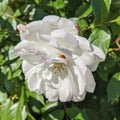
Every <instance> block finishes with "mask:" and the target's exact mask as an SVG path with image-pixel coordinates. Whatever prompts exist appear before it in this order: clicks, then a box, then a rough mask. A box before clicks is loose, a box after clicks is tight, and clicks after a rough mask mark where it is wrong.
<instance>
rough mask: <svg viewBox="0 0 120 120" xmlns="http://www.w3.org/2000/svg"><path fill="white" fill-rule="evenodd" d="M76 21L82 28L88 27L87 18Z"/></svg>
mask: <svg viewBox="0 0 120 120" xmlns="http://www.w3.org/2000/svg"><path fill="white" fill-rule="evenodd" d="M76 23H77V24H78V26H79V28H80V29H83V28H86V27H88V24H87V22H86V20H84V19H78V20H77V21H76Z"/></svg>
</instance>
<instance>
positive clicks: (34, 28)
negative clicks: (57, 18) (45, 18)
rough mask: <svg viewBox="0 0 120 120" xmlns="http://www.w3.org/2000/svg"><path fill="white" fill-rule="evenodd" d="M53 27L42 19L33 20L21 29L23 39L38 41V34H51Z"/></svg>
mask: <svg viewBox="0 0 120 120" xmlns="http://www.w3.org/2000/svg"><path fill="white" fill-rule="evenodd" d="M51 30H52V29H51V27H50V26H49V25H48V24H47V23H44V22H42V21H33V22H31V23H29V24H27V25H26V26H25V29H24V30H21V31H20V37H21V40H29V41H38V40H39V39H38V35H41V34H50V32H51Z"/></svg>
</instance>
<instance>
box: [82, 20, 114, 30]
mask: <svg viewBox="0 0 120 120" xmlns="http://www.w3.org/2000/svg"><path fill="white" fill-rule="evenodd" d="M114 22H116V19H114V20H110V21H107V22H105V23H102V24H97V25H91V26H88V27H87V28H84V29H81V32H84V31H86V30H89V29H91V28H94V27H100V26H103V25H104V24H109V23H114Z"/></svg>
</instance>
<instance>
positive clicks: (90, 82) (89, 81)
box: [86, 69, 96, 93]
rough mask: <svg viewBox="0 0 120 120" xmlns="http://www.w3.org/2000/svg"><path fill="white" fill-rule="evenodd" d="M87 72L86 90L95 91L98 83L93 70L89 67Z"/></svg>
mask: <svg viewBox="0 0 120 120" xmlns="http://www.w3.org/2000/svg"><path fill="white" fill-rule="evenodd" d="M86 72H87V74H86V79H87V84H86V91H87V92H90V93H93V92H94V90H95V86H96V83H95V80H94V77H93V75H92V73H91V71H90V70H89V69H87V71H86Z"/></svg>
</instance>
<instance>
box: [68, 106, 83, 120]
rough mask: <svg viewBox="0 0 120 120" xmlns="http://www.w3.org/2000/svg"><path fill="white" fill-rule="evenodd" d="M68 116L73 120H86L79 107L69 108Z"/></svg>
mask: <svg viewBox="0 0 120 120" xmlns="http://www.w3.org/2000/svg"><path fill="white" fill-rule="evenodd" d="M66 110H67V114H68V116H69V117H70V119H71V120H84V117H83V115H82V111H81V110H80V109H79V108H78V107H75V106H73V107H71V108H67V109H66Z"/></svg>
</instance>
